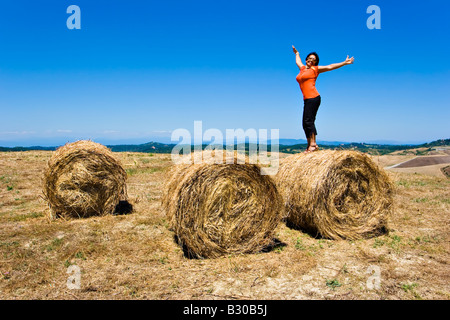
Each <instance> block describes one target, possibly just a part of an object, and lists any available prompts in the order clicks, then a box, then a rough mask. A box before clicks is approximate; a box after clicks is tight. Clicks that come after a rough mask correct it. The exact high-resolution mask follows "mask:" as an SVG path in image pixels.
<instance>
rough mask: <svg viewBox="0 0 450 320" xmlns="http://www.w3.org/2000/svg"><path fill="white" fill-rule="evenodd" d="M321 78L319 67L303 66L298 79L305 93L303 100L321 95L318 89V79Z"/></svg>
mask: <svg viewBox="0 0 450 320" xmlns="http://www.w3.org/2000/svg"><path fill="white" fill-rule="evenodd" d="M318 76H319V67H317V66H313V67H311V68H309V69H308V68H306V66H302V67H301V68H300V72H299V74H298V75H297V77H296V79H297V82H298V84H299V85H300V89H301V90H302V93H303V99H311V98H315V97H317V96H318V95H319V92H317V89H316V79H317V77H318Z"/></svg>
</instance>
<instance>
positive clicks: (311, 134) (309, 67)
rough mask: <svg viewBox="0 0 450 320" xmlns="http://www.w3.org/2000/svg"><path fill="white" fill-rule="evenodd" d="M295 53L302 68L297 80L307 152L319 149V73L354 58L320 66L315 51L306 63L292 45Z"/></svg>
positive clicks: (337, 66) (333, 68) (336, 67)
mask: <svg viewBox="0 0 450 320" xmlns="http://www.w3.org/2000/svg"><path fill="white" fill-rule="evenodd" d="M292 49H293V50H294V53H295V62H296V64H297V66H298V68H299V69H300V72H299V74H298V75H297V82H298V83H299V85H300V89H301V91H302V94H303V101H304V107H303V130H304V131H305V135H306V140H307V141H308V147H307V149H306V151H305V153H309V152H312V151H317V150H319V147H318V146H317V143H316V135H317V130H316V126H315V125H314V122H315V120H316V114H317V110H319V106H320V101H321V97H320V94H319V92H317V89H316V79H317V77H318V76H319V73H322V72H326V71H331V70H335V69H338V68H340V67H342V66H345V65H347V64H352V63H353V60H354V58H353V57H351V58H349V57H348V56H347V59H345V61H343V62H340V63H333V64H330V65H327V66H319V56H318V55H317V53H315V52H311V53H310V54H308V55H307V56H306V65H304V64H303V63H302V59H301V58H300V53H299V52H298V51H297V49H295V47H294V46H292Z"/></svg>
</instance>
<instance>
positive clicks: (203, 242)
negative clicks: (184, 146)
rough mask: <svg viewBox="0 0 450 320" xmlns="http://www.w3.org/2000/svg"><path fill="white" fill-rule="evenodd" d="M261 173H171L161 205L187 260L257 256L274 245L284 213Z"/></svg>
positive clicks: (221, 168)
mask: <svg viewBox="0 0 450 320" xmlns="http://www.w3.org/2000/svg"><path fill="white" fill-rule="evenodd" d="M260 170H261V169H260V167H259V166H257V165H250V164H192V165H180V166H176V167H175V168H174V169H173V170H172V176H171V178H170V179H169V180H168V183H167V184H166V186H165V196H164V197H163V199H162V204H163V207H164V208H165V209H166V214H167V216H168V219H169V221H170V224H171V227H172V229H173V231H174V232H175V236H176V238H177V239H178V242H179V244H181V245H182V246H183V247H184V249H185V253H186V254H187V255H188V256H190V257H196V258H215V257H218V256H221V255H226V254H238V253H254V252H258V251H260V250H262V249H263V248H265V247H267V246H269V245H271V244H272V242H273V235H274V231H275V228H276V227H277V226H278V225H279V223H280V222H281V219H282V213H283V208H282V202H281V197H280V195H279V193H278V191H277V189H276V187H275V183H274V182H273V180H272V179H271V178H270V177H269V176H264V175H261V174H260Z"/></svg>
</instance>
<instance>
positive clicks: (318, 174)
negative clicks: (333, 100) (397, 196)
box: [275, 150, 394, 240]
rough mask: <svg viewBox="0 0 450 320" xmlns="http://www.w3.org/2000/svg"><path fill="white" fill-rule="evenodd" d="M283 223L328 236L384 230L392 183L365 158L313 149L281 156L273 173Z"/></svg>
mask: <svg viewBox="0 0 450 320" xmlns="http://www.w3.org/2000/svg"><path fill="white" fill-rule="evenodd" d="M275 181H276V184H277V187H278V190H279V192H280V193H281V195H282V197H283V201H284V206H285V210H286V214H287V226H289V227H293V228H295V229H301V230H303V231H305V232H307V233H309V234H310V235H312V236H315V237H323V238H328V239H350V240H356V239H362V238H369V237H372V236H377V235H380V234H383V233H385V232H386V231H387V221H388V218H389V216H390V215H391V213H392V209H393V192H394V191H393V190H394V187H393V184H392V182H391V181H390V179H389V177H388V176H387V174H386V173H385V172H384V171H383V169H380V168H379V167H378V166H377V165H376V164H375V163H374V162H373V161H372V160H371V159H370V158H369V156H367V155H365V154H363V153H360V152H356V151H332V150H326V151H318V152H313V153H309V154H296V155H292V156H289V157H287V158H285V159H283V160H282V161H281V163H280V169H279V171H278V174H277V175H276V177H275Z"/></svg>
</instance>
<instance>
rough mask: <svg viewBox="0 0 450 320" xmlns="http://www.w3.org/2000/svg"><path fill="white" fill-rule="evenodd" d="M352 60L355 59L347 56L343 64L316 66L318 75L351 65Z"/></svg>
mask: <svg viewBox="0 0 450 320" xmlns="http://www.w3.org/2000/svg"><path fill="white" fill-rule="evenodd" d="M354 60H355V58H353V57H351V58H349V57H348V56H347V59H345V61H343V62H340V63H332V64H329V65H327V66H318V69H319V73H322V72H326V71H331V70H335V69H338V68H340V67H343V66H345V65H347V64H352V63H353V61H354Z"/></svg>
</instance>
